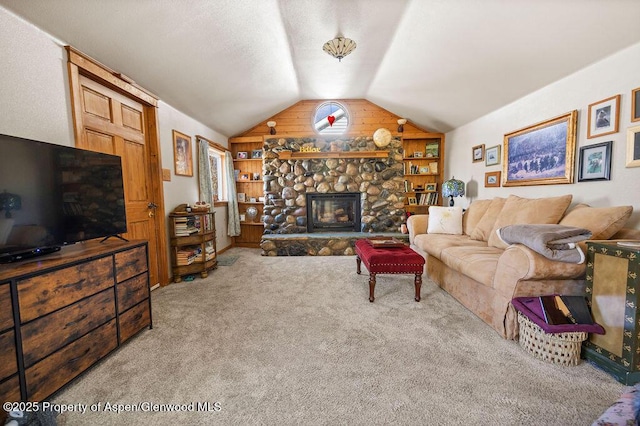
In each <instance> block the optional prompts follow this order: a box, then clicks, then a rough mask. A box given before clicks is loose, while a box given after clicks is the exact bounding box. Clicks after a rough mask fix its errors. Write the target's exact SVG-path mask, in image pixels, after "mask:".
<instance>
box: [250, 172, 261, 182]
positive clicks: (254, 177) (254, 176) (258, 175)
mask: <svg viewBox="0 0 640 426" xmlns="http://www.w3.org/2000/svg"><path fill="white" fill-rule="evenodd" d="M252 177H253V180H260V173H259V172H256V173H254V174H253V175H252Z"/></svg>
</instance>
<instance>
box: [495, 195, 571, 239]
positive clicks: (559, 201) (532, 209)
mask: <svg viewBox="0 0 640 426" xmlns="http://www.w3.org/2000/svg"><path fill="white" fill-rule="evenodd" d="M572 198H573V196H572V195H571V194H567V195H562V196H559V197H546V198H521V197H518V196H516V195H509V198H507V201H506V202H505V203H504V207H503V208H502V210H501V211H500V214H499V215H498V217H497V219H496V221H495V223H494V225H493V229H492V230H491V233H490V235H489V239H488V243H489V246H491V247H497V248H502V249H504V248H507V246H508V244H506V243H505V242H504V241H502V240H501V239H500V238H499V237H498V234H496V231H497V230H498V229H500V228H502V227H503V226H507V225H516V224H518V225H522V224H534V223H535V224H556V223H558V222H559V221H560V219H561V218H562V215H564V212H565V211H566V210H567V207H569V204H571V199H572Z"/></svg>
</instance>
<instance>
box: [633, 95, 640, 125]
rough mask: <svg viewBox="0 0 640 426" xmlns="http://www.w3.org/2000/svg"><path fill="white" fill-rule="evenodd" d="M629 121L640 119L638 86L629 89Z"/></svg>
mask: <svg viewBox="0 0 640 426" xmlns="http://www.w3.org/2000/svg"><path fill="white" fill-rule="evenodd" d="M631 121H640V87H638V88H637V89H633V90H632V91H631Z"/></svg>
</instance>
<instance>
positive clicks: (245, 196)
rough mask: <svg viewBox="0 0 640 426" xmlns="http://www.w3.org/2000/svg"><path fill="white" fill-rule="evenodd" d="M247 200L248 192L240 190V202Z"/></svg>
mask: <svg viewBox="0 0 640 426" xmlns="http://www.w3.org/2000/svg"><path fill="white" fill-rule="evenodd" d="M246 201H247V194H245V193H244V192H238V202H239V203H244V202H246Z"/></svg>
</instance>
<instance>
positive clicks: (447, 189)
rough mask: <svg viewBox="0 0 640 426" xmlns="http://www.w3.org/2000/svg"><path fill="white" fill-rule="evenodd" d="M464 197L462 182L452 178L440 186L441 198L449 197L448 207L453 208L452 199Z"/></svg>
mask: <svg viewBox="0 0 640 426" xmlns="http://www.w3.org/2000/svg"><path fill="white" fill-rule="evenodd" d="M463 195H464V182H463V181H461V180H458V179H456V178H455V176H454V177H452V178H451V179H449V180H448V181H445V182H444V183H443V184H442V196H443V197H450V199H449V206H450V207H453V204H454V203H453V197H461V196H463Z"/></svg>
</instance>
